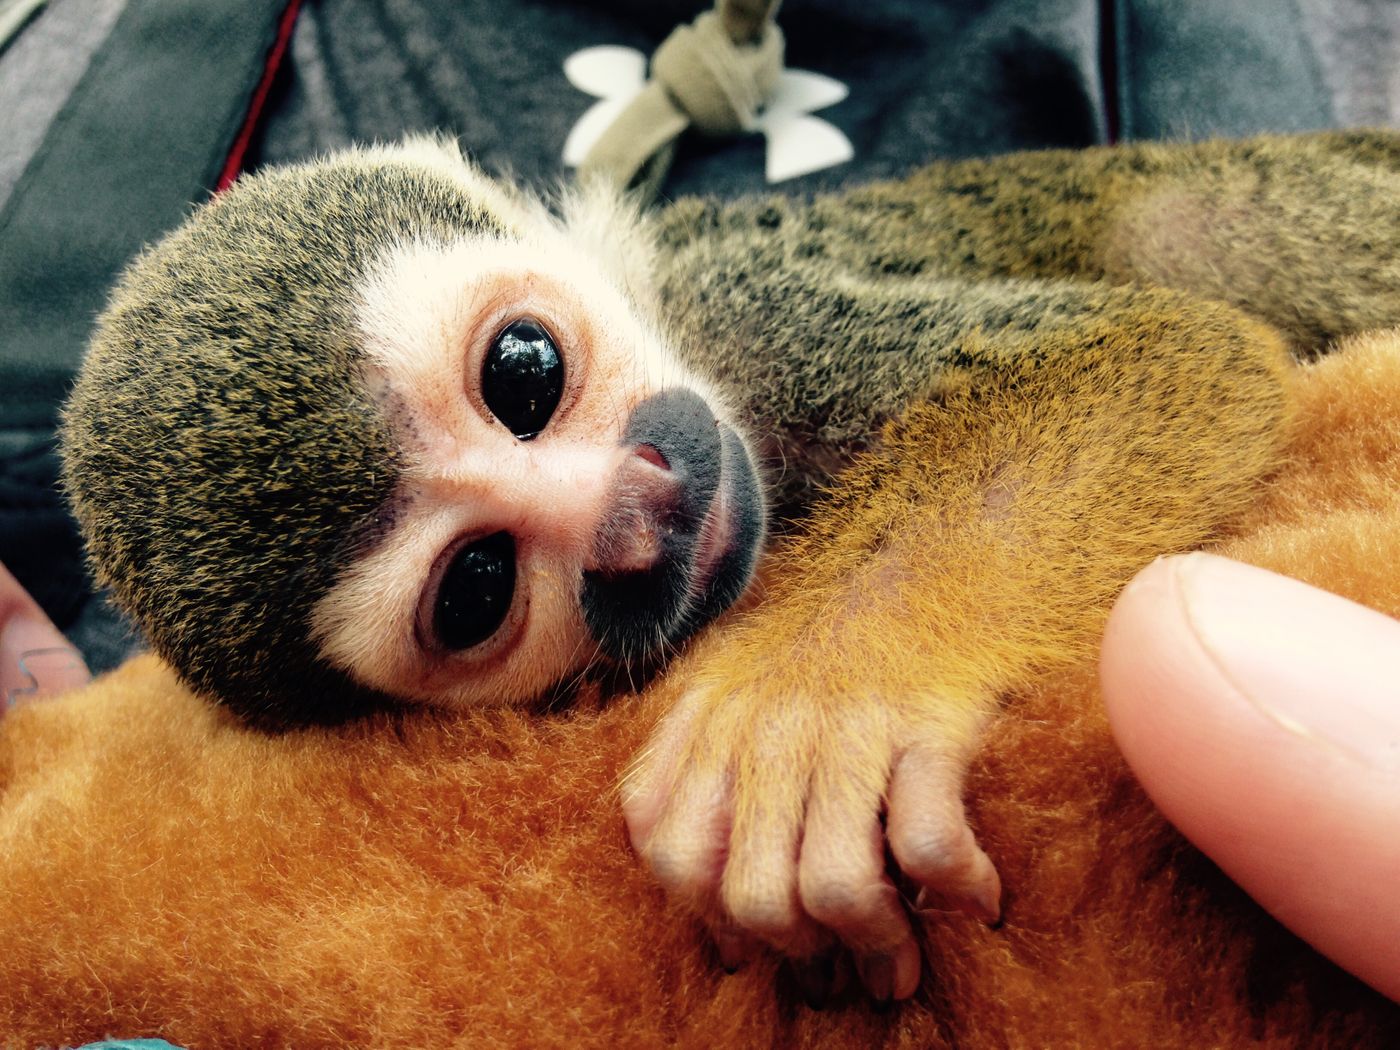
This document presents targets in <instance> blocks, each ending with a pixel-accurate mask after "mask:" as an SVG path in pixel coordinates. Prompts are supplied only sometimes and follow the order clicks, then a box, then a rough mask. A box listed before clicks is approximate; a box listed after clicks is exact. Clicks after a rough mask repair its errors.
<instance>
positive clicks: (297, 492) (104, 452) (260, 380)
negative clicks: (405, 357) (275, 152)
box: [62, 151, 499, 724]
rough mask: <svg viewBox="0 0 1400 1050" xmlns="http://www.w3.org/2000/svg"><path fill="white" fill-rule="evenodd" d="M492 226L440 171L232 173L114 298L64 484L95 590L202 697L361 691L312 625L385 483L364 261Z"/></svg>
mask: <svg viewBox="0 0 1400 1050" xmlns="http://www.w3.org/2000/svg"><path fill="white" fill-rule="evenodd" d="M498 226H499V223H498V220H496V219H494V218H493V217H492V216H490V215H488V214H487V213H485V212H484V211H483V210H482V207H481V205H480V204H479V203H477V202H475V201H474V200H473V199H471V197H470V196H469V195H468V194H467V193H465V192H464V191H463V189H462V188H461V187H460V186H459V185H457V184H456V183H454V181H453V180H452V179H451V178H450V177H449V176H448V175H446V174H439V173H437V172H435V171H432V170H429V169H427V168H425V167H421V166H418V165H413V164H406V163H392V162H389V163H385V162H384V161H383V159H382V157H381V156H379V155H377V154H376V153H375V152H374V151H369V152H366V153H351V154H346V155H343V156H341V157H338V158H336V159H334V160H333V161H331V162H329V163H317V164H315V165H307V166H301V167H294V168H287V169H282V170H276V171H270V172H268V173H266V174H262V175H259V176H256V177H252V178H247V179H244V180H241V181H240V182H238V183H237V184H236V185H235V186H233V187H232V188H231V189H230V190H229V191H228V192H227V193H225V194H224V195H222V196H221V197H219V198H217V199H215V200H214V201H213V202H212V203H210V204H209V205H207V206H206V208H205V209H204V210H203V211H202V213H201V215H200V221H194V222H191V223H187V224H186V225H185V226H183V227H182V228H180V229H179V230H177V231H176V232H174V233H173V234H171V235H170V236H169V237H167V238H166V239H165V240H164V241H162V242H160V243H159V244H157V245H156V246H154V247H153V248H150V249H148V250H147V251H146V252H145V253H144V254H143V255H142V256H141V257H140V258H139V259H138V260H137V261H136V262H135V263H134V264H133V265H132V266H131V268H130V269H129V270H128V271H127V272H126V274H125V276H124V277H123V279H122V280H121V283H120V284H119V285H118V287H117V288H116V289H115V291H114V292H113V295H112V298H111V305H110V306H109V308H108V310H107V311H106V312H105V313H104V314H103V316H102V317H101V319H100V321H99V323H98V326H97V330H96V333H95V335H94V337H93V341H92V346H91V349H90V352H89V356H88V359H87V361H86V364H85V366H84V369H83V372H82V374H81V375H80V377H79V379H78V381H77V384H76V386H75V388H74V390H73V393H72V397H71V399H70V401H69V403H68V406H67V408H66V411H65V418H64V426H63V434H62V453H63V458H64V483H65V485H66V488H67V490H68V494H69V497H70V499H71V501H72V505H73V509H74V511H75V513H76V515H77V518H78V520H79V523H80V525H81V527H82V530H83V532H84V535H85V537H86V539H87V543H88V548H89V553H90V558H91V561H92V564H93V567H94V570H95V573H96V576H97V579H98V582H99V583H100V584H102V585H105V586H108V587H110V588H111V590H112V593H113V595H114V596H115V599H116V601H117V603H118V604H119V605H120V606H121V607H122V608H123V609H124V611H126V612H127V613H128V614H130V615H131V616H132V617H133V619H134V620H135V621H136V622H137V623H138V624H139V625H140V626H141V627H142V628H143V629H144V630H145V632H146V634H147V635H148V637H149V639H150V641H151V643H152V645H153V646H154V648H155V649H156V650H157V651H158V652H159V653H160V654H161V655H162V656H164V657H165V658H166V659H168V660H169V661H170V662H171V663H172V664H173V665H174V666H175V667H176V669H177V670H179V671H180V673H181V674H182V675H183V676H184V677H185V678H186V679H187V680H188V681H189V682H190V684H191V685H192V686H194V687H195V688H196V689H197V690H199V691H201V692H204V693H206V694H211V695H213V696H215V697H217V698H218V699H220V700H222V701H224V702H226V703H228V704H230V705H231V706H232V707H233V708H235V709H236V710H237V711H238V712H239V713H240V714H242V715H244V716H245V717H247V718H249V719H251V720H253V721H262V722H267V723H272V724H281V723H284V722H289V723H302V722H307V721H323V720H335V719H338V718H340V717H343V716H344V715H346V714H351V713H354V711H355V710H356V709H359V708H361V707H363V706H365V705H366V703H368V702H370V701H371V700H372V699H373V698H370V697H367V696H365V695H364V694H363V693H361V692H360V691H359V690H357V689H356V688H355V687H353V686H352V685H351V684H350V682H349V681H348V679H346V678H345V677H344V676H343V675H341V674H339V673H338V672H335V671H333V670H331V669H330V668H328V667H326V666H324V665H322V664H321V663H320V662H319V661H317V660H316V659H315V656H314V651H313V649H312V643H311V642H310V640H309V638H308V636H307V631H308V622H309V617H310V609H311V607H312V605H313V604H314V603H315V601H316V600H317V599H318V598H319V597H320V596H321V595H322V594H324V593H325V591H326V590H327V588H328V587H329V586H330V584H331V583H332V581H333V578H334V573H335V571H336V569H337V568H338V567H341V566H343V565H344V564H345V563H346V561H347V558H348V555H349V554H350V551H349V550H348V549H347V548H348V547H349V546H350V545H351V544H354V543H357V542H364V541H367V540H370V539H372V538H373V535H374V530H375V522H374V520H373V517H374V515H375V514H376V513H377V512H378V511H379V510H380V508H381V507H382V506H383V505H384V503H385V500H386V498H387V497H388V496H389V495H390V493H391V492H392V490H393V488H394V486H395V483H396V472H397V464H396V460H397V451H396V448H395V445H394V442H393V440H392V438H391V435H390V433H389V431H388V429H387V425H386V423H385V421H384V420H383V418H382V411H381V409H380V408H379V407H378V406H376V405H374V404H371V403H370V402H369V395H368V394H367V392H366V389H365V384H364V381H363V377H362V374H361V367H362V351H361V350H360V349H359V347H358V342H359V338H358V336H357V333H356V332H355V330H354V319H353V307H354V304H353V302H352V299H353V296H352V289H353V288H354V286H355V284H356V282H357V280H358V279H359V277H360V276H361V275H362V274H363V273H364V271H365V269H366V267H368V266H370V265H372V264H373V263H374V261H375V259H374V257H373V256H372V255H367V253H370V252H375V251H382V250H383V248H384V246H386V245H392V244H395V243H401V242H406V241H411V240H416V239H425V238H426V239H434V240H438V241H443V242H447V241H450V240H453V239H457V238H461V237H464V236H471V235H479V234H481V233H483V232H494V231H496V230H497V229H498ZM289 703H296V704H298V705H299V709H296V710H289V709H288V704H289Z"/></svg>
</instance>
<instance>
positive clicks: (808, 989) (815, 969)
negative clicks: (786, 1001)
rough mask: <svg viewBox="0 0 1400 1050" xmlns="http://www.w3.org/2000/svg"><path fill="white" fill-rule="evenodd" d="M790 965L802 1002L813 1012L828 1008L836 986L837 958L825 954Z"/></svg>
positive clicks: (798, 960) (793, 961) (794, 961)
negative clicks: (827, 1005) (828, 1002)
mask: <svg viewBox="0 0 1400 1050" xmlns="http://www.w3.org/2000/svg"><path fill="white" fill-rule="evenodd" d="M790 965H791V969H792V977H793V980H794V981H795V982H796V984H797V990H798V991H799V992H800V993H801V995H802V1001H803V1002H804V1003H806V1004H807V1005H808V1006H809V1007H811V1008H812V1009H813V1010H820V1009H822V1008H823V1007H824V1006H826V1004H827V1001H828V1000H829V999H830V998H831V992H832V989H833V988H834V987H835V985H836V957H835V956H834V955H832V953H830V952H823V953H822V954H820V955H813V956H812V957H810V958H807V959H793V960H792V962H791V964H790Z"/></svg>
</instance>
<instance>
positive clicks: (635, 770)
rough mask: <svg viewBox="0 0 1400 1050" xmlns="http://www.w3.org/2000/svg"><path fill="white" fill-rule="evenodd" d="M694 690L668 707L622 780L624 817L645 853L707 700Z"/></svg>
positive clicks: (635, 845)
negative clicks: (702, 701) (683, 754)
mask: <svg viewBox="0 0 1400 1050" xmlns="http://www.w3.org/2000/svg"><path fill="white" fill-rule="evenodd" d="M700 699H701V698H700V697H699V696H698V695H697V694H696V693H695V692H693V691H692V692H688V693H685V694H683V695H682V696H681V697H680V699H678V700H677V701H676V703H675V705H674V706H673V707H672V708H671V710H670V711H668V712H667V713H666V714H665V716H664V717H663V718H662V719H661V721H660V722H659V723H658V724H657V727H656V729H655V730H654V731H653V732H652V735H651V739H650V740H648V741H647V744H646V747H645V748H644V749H643V750H642V751H641V753H640V754H639V755H638V756H637V758H636V760H635V761H634V762H633V763H632V767H631V768H630V769H629V770H628V771H627V774H626V776H624V777H623V781H622V817H623V819H624V820H625V821H626V822H627V833H628V835H629V836H630V837H631V840H632V848H633V849H634V850H636V851H637V852H638V853H642V852H643V849H644V847H645V846H646V843H647V841H648V840H649V839H650V838H651V836H652V832H653V830H654V829H655V827H656V824H657V822H658V821H659V820H660V819H661V814H662V811H663V810H664V808H665V806H666V803H667V801H668V799H669V798H670V795H671V791H672V790H673V788H674V787H675V784H676V779H677V777H678V776H679V775H680V772H681V755H682V753H683V752H684V751H685V749H686V747H687V746H688V745H689V743H690V741H691V739H692V738H693V736H694V734H695V727H696V723H697V720H698V719H699V716H700V713H701V712H702V711H703V710H705V706H704V704H702V703H701V702H700Z"/></svg>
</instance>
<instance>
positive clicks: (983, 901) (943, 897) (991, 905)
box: [914, 885, 1001, 926]
mask: <svg viewBox="0 0 1400 1050" xmlns="http://www.w3.org/2000/svg"><path fill="white" fill-rule="evenodd" d="M1000 889H1001V888H1000V886H995V885H986V886H982V887H980V888H978V889H977V890H974V891H973V892H972V893H968V894H945V893H939V892H937V891H935V890H930V889H929V888H928V887H927V886H924V887H921V888H920V890H919V893H918V895H917V896H916V897H915V898H914V910H915V911H919V912H939V913H942V914H950V913H954V912H961V913H962V914H964V915H970V916H972V917H973V918H974V919H980V920H982V921H983V922H985V923H987V925H989V926H995V925H997V924H998V923H1000V922H1001V893H1000Z"/></svg>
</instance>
